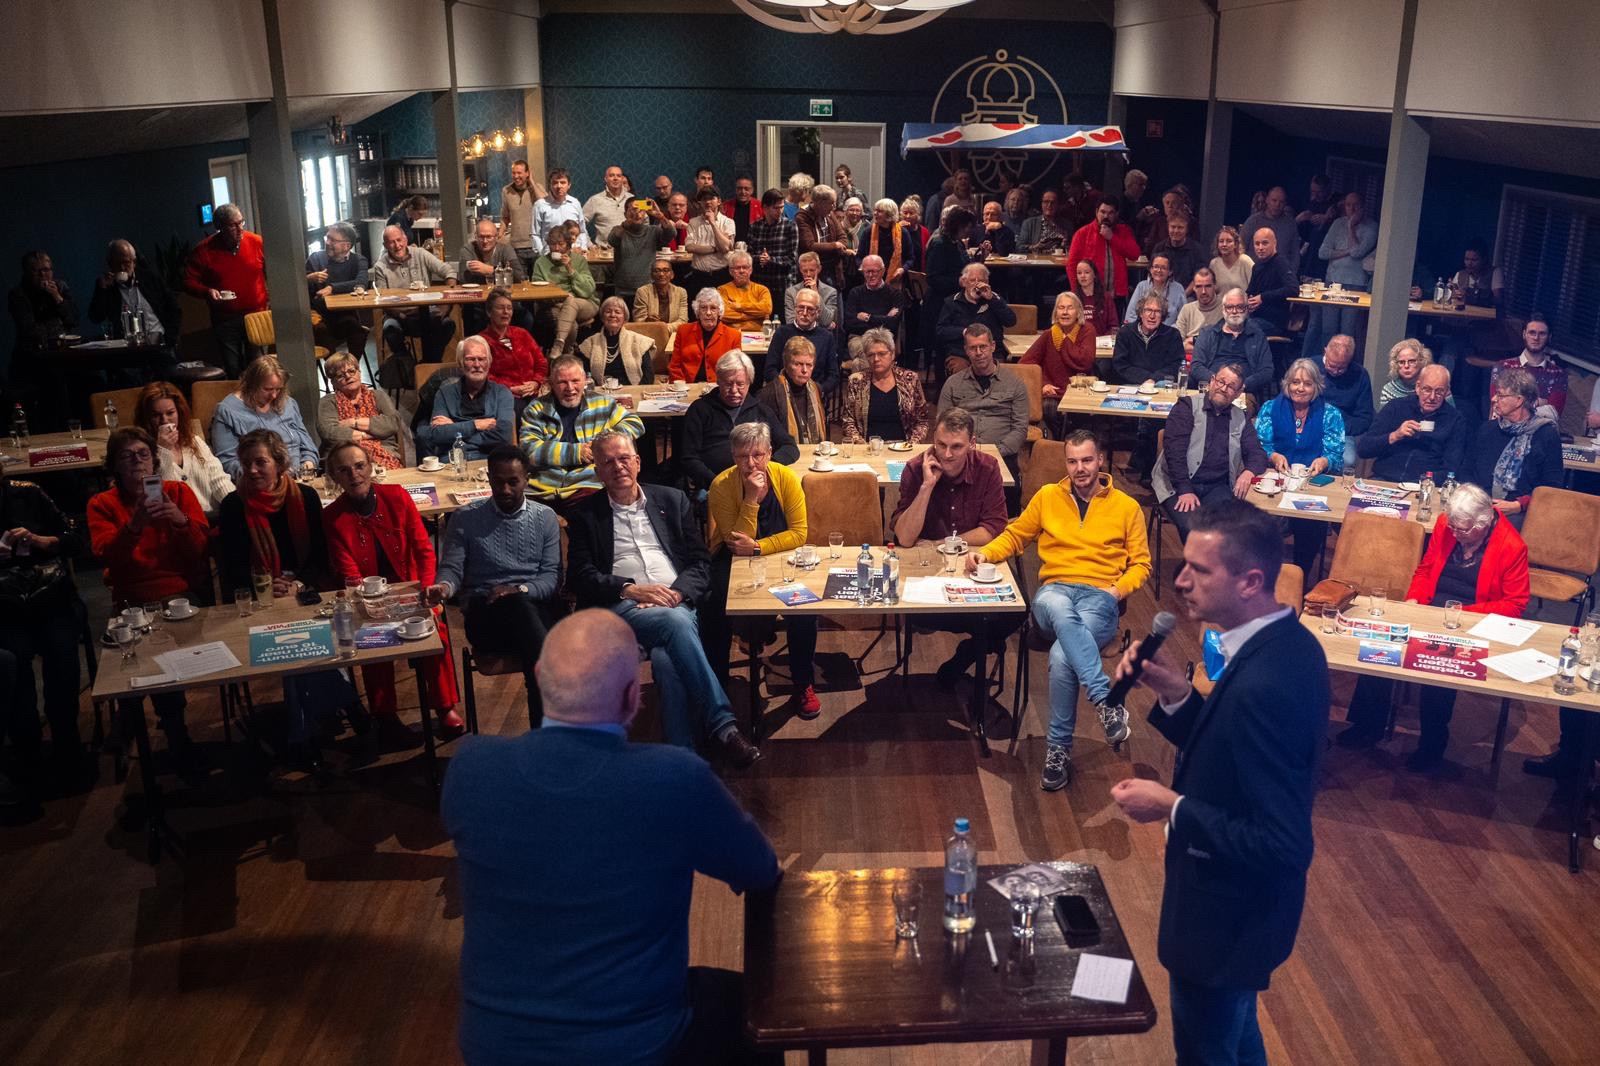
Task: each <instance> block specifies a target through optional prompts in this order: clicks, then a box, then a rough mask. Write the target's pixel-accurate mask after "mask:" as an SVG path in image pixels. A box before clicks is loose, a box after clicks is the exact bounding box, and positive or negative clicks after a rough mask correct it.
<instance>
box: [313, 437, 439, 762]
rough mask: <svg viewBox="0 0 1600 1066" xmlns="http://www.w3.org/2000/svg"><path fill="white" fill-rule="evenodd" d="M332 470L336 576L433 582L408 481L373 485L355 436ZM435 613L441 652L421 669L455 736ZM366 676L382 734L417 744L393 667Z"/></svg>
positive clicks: (370, 669) (429, 552)
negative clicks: (336, 492)
mask: <svg viewBox="0 0 1600 1066" xmlns="http://www.w3.org/2000/svg"><path fill="white" fill-rule="evenodd" d="M328 476H329V477H331V478H333V480H334V481H335V482H337V483H338V485H339V487H340V488H341V489H343V490H344V492H343V494H342V495H340V496H339V498H338V499H336V500H334V501H333V502H332V503H331V504H329V505H328V506H327V508H326V509H325V510H323V512H322V528H323V531H324V533H325V534H326V536H327V539H328V559H329V562H330V564H331V566H332V569H333V577H334V579H335V580H336V581H349V580H350V579H352V578H365V580H366V581H368V582H371V583H372V584H373V585H375V586H376V590H375V591H377V592H381V591H382V588H383V587H384V586H385V585H386V583H387V582H389V581H416V582H420V583H421V586H422V587H423V588H427V587H428V586H429V585H431V584H433V582H434V577H435V573H436V569H437V567H436V563H435V558H434V552H433V538H432V537H431V536H429V535H428V529H427V527H426V526H424V525H423V524H422V515H421V514H420V513H418V511H417V505H416V504H415V503H413V502H412V500H411V494H410V493H409V492H407V491H406V489H405V487H404V486H401V485H377V484H374V483H373V481H372V460H371V459H370V458H369V457H368V456H367V453H366V451H365V450H364V449H362V447H361V446H360V445H359V444H356V443H354V442H351V443H346V444H340V445H337V446H336V447H335V448H334V449H333V450H332V451H331V452H329V453H328ZM363 591H366V589H365V588H364V589H363ZM433 616H434V618H435V619H436V620H437V621H438V624H439V641H440V643H442V644H443V645H444V649H445V650H444V654H443V655H433V656H429V657H428V658H426V659H419V660H418V661H417V668H418V669H424V670H427V671H428V698H429V700H430V703H431V706H432V708H433V711H434V713H435V714H436V715H437V716H438V719H439V723H440V726H441V728H442V730H443V732H444V733H445V735H446V736H453V735H457V734H460V733H462V732H464V731H465V729H466V723H465V722H463V721H462V720H461V716H460V715H458V714H457V713H456V711H455V706H456V699H457V697H456V674H455V665H454V662H453V660H452V659H451V657H450V655H451V653H450V636H449V631H448V630H447V629H446V627H445V624H444V623H445V618H444V611H443V610H442V609H441V608H434V609H433ZM361 678H362V681H363V682H364V684H365V685H366V689H367V707H368V710H370V711H371V713H372V717H373V721H374V724H375V725H376V726H377V727H378V733H379V736H380V738H383V739H388V740H390V741H396V740H398V741H400V742H402V743H404V745H405V746H407V747H410V746H413V745H415V744H417V743H419V741H418V740H417V738H416V737H415V735H414V734H413V733H412V732H411V730H410V729H408V728H406V727H405V726H403V725H401V724H400V719H399V715H398V712H399V705H398V703H397V702H396V699H395V687H394V665H393V664H392V663H374V664H372V665H370V666H363V667H362V668H361Z"/></svg>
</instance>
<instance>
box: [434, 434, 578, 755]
mask: <svg viewBox="0 0 1600 1066" xmlns="http://www.w3.org/2000/svg"><path fill="white" fill-rule="evenodd" d="M487 465H488V468H489V491H490V497H489V498H488V499H487V500H476V501H474V502H472V503H469V504H467V506H465V507H463V508H461V510H459V511H457V512H456V513H455V515H453V516H452V517H451V519H450V525H449V526H448V527H446V530H445V535H444V550H443V552H441V553H440V556H439V570H438V574H437V575H436V583H435V584H433V585H429V586H428V590H427V593H428V602H430V603H432V604H434V605H438V604H441V603H443V602H444V601H445V600H447V599H449V598H450V597H451V596H454V595H456V594H457V593H460V594H461V607H462V614H463V615H464V616H465V619H466V626H467V639H468V640H469V641H471V642H472V646H473V647H475V648H479V649H481V650H483V651H488V652H492V653H495V654H499V655H516V656H519V657H520V658H521V659H522V679H523V682H524V684H526V685H527V688H528V725H529V727H530V728H537V727H538V725H539V721H540V719H541V717H542V716H543V712H542V710H541V706H540V698H539V685H538V682H537V680H536V679H535V677H534V672H533V665H534V663H535V662H536V661H538V658H539V652H540V649H542V648H543V647H544V638H545V633H546V632H547V630H548V628H549V626H550V623H551V622H552V621H554V619H555V616H556V613H557V610H558V608H559V601H557V599H556V587H557V585H559V584H560V582H561V529H560V526H559V524H558V523H557V521H556V513H555V512H554V511H552V510H551V509H550V508H548V507H546V506H545V505H544V504H542V503H535V502H534V501H533V500H530V499H528V498H527V495H526V493H527V491H528V458H527V456H525V455H523V453H522V450H521V449H520V448H518V447H517V446H516V445H515V444H500V445H497V446H496V447H495V448H494V449H493V450H491V451H490V452H489V459H488V464H487Z"/></svg>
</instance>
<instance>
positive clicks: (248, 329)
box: [244, 311, 278, 352]
mask: <svg viewBox="0 0 1600 1066" xmlns="http://www.w3.org/2000/svg"><path fill="white" fill-rule="evenodd" d="M244 339H245V340H247V341H249V342H250V343H251V344H253V345H255V346H256V347H257V348H260V349H261V350H262V351H264V352H271V351H275V350H277V347H278V332H277V329H276V328H275V327H274V326H273V324H272V312H271V311H251V312H250V313H249V314H248V315H245V316H244Z"/></svg>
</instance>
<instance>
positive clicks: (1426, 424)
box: [1417, 418, 1433, 433]
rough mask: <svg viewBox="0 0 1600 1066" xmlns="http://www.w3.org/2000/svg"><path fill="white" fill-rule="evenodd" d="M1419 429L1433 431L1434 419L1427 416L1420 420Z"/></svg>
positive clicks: (1421, 431) (1424, 431) (1423, 431)
mask: <svg viewBox="0 0 1600 1066" xmlns="http://www.w3.org/2000/svg"><path fill="white" fill-rule="evenodd" d="M1417 431H1418V432H1419V433H1432V432H1433V419H1431V418H1425V419H1423V420H1422V421H1420V422H1418V423H1417Z"/></svg>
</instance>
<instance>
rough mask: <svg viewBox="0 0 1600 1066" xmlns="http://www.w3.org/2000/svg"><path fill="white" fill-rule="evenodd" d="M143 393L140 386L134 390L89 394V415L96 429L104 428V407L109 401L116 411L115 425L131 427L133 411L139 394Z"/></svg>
mask: <svg viewBox="0 0 1600 1066" xmlns="http://www.w3.org/2000/svg"><path fill="white" fill-rule="evenodd" d="M143 391H144V387H143V386H140V387H139V388H136V389H112V390H111V391H109V392H95V393H90V394H89V414H90V416H91V417H93V419H94V426H95V428H96V429H105V428H106V416H105V407H106V401H107V400H110V401H111V402H112V404H113V405H114V406H115V407H116V409H117V425H119V426H131V425H133V409H134V408H135V407H136V406H138V404H139V394H140V393H141V392H143Z"/></svg>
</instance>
